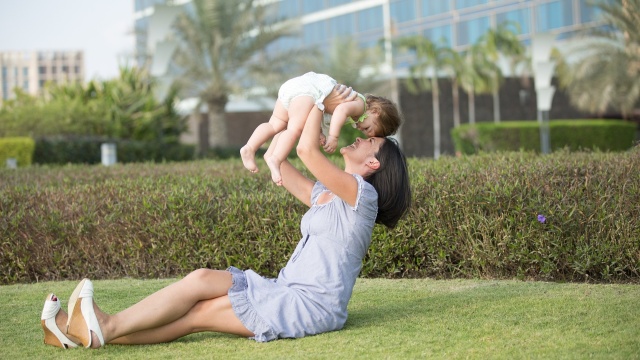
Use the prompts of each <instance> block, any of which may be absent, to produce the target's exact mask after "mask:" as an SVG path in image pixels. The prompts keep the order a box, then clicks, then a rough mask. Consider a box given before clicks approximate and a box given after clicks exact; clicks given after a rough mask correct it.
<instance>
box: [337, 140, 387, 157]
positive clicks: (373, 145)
mask: <svg viewBox="0 0 640 360" xmlns="http://www.w3.org/2000/svg"><path fill="white" fill-rule="evenodd" d="M384 141H385V139H384V138H379V137H371V138H368V139H366V140H363V139H361V138H357V139H356V142H354V143H353V144H351V145H349V146H345V147H343V148H342V149H340V154H342V156H343V157H344V158H345V161H350V162H353V163H364V162H366V161H368V160H369V159H370V158H372V157H373V158H375V155H376V154H377V153H378V151H379V150H380V146H382V143H383V142H384Z"/></svg>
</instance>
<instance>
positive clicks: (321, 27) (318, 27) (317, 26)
mask: <svg viewBox="0 0 640 360" xmlns="http://www.w3.org/2000/svg"><path fill="white" fill-rule="evenodd" d="M325 24H326V22H325V21H318V22H314V23H310V24H307V25H305V26H304V29H303V30H302V33H303V38H304V43H305V44H313V43H318V42H322V40H324V39H325V38H326V35H327V33H326V31H325Z"/></svg>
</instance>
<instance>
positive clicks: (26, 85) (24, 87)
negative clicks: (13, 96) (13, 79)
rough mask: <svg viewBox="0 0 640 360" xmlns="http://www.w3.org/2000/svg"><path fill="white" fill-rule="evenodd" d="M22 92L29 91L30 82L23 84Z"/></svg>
mask: <svg viewBox="0 0 640 360" xmlns="http://www.w3.org/2000/svg"><path fill="white" fill-rule="evenodd" d="M22 90H24V91H29V82H28V81H27V80H25V81H23V82H22Z"/></svg>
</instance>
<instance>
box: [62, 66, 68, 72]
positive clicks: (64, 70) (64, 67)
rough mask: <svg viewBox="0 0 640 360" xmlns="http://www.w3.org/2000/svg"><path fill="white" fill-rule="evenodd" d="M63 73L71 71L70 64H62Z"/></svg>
mask: <svg viewBox="0 0 640 360" xmlns="http://www.w3.org/2000/svg"><path fill="white" fill-rule="evenodd" d="M62 73H63V74H68V73H69V66H68V65H62Z"/></svg>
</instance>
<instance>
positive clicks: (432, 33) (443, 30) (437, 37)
mask: <svg viewBox="0 0 640 360" xmlns="http://www.w3.org/2000/svg"><path fill="white" fill-rule="evenodd" d="M423 35H424V37H426V38H427V39H429V40H431V41H432V42H434V43H436V44H439V45H446V46H447V47H451V46H452V45H453V42H452V38H453V34H452V32H451V25H448V24H447V25H442V26H437V27H434V28H431V29H427V30H425V31H424V33H423Z"/></svg>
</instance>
